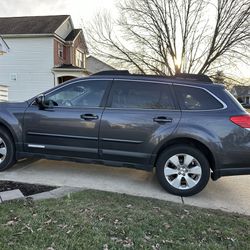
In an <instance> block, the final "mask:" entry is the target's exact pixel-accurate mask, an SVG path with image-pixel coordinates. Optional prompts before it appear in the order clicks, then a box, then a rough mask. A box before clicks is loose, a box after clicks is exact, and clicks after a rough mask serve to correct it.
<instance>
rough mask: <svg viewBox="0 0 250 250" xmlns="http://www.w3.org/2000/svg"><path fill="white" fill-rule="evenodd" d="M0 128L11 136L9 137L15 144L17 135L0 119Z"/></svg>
mask: <svg viewBox="0 0 250 250" xmlns="http://www.w3.org/2000/svg"><path fill="white" fill-rule="evenodd" d="M0 128H3V129H5V130H6V131H7V132H8V133H9V135H10V136H11V139H12V140H13V142H14V143H15V144H16V142H17V136H16V134H15V132H14V131H13V130H12V129H11V127H10V126H9V125H8V124H6V123H5V122H3V121H0Z"/></svg>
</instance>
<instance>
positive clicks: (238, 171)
mask: <svg viewBox="0 0 250 250" xmlns="http://www.w3.org/2000/svg"><path fill="white" fill-rule="evenodd" d="M233 175H250V168H225V169H220V170H216V171H214V172H213V173H212V174H211V177H212V180H214V181H216V180H218V179H219V178H220V177H222V176H233Z"/></svg>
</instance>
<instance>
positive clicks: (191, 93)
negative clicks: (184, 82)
mask: <svg viewBox="0 0 250 250" xmlns="http://www.w3.org/2000/svg"><path fill="white" fill-rule="evenodd" d="M175 92H176V95H177V98H178V101H179V104H180V106H181V109H182V110H214V109H220V108H223V105H222V103H220V102H219V101H218V100H217V99H216V98H215V97H213V96H212V95H211V94H209V93H208V92H207V91H206V90H204V89H201V88H195V87H187V86H181V85H175Z"/></svg>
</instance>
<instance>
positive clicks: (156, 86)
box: [111, 80, 175, 110]
mask: <svg viewBox="0 0 250 250" xmlns="http://www.w3.org/2000/svg"><path fill="white" fill-rule="evenodd" d="M111 107H112V108H127V109H170V110H172V109H175V105H174V102H173V99H172V95H171V89H170V86H169V85H167V84H160V83H148V82H136V81H119V80H117V81H115V83H114V85H113V87H112V90H111Z"/></svg>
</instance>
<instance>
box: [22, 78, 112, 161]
mask: <svg viewBox="0 0 250 250" xmlns="http://www.w3.org/2000/svg"><path fill="white" fill-rule="evenodd" d="M111 82H112V81H109V80H101V79H88V80H77V81H75V82H73V83H70V84H67V85H65V86H62V87H59V88H57V89H55V90H53V91H52V92H51V93H48V94H46V95H45V103H46V104H47V105H48V107H47V108H45V109H39V107H38V106H37V105H36V104H35V103H33V104H32V105H30V107H29V108H28V109H27V110H26V112H25V115H24V148H25V151H26V152H31V153H40V154H49V155H56V156H67V157H77V158H98V157H99V154H98V133H99V126H100V119H101V116H102V112H103V102H104V99H105V96H106V94H107V90H108V86H109V84H111Z"/></svg>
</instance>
